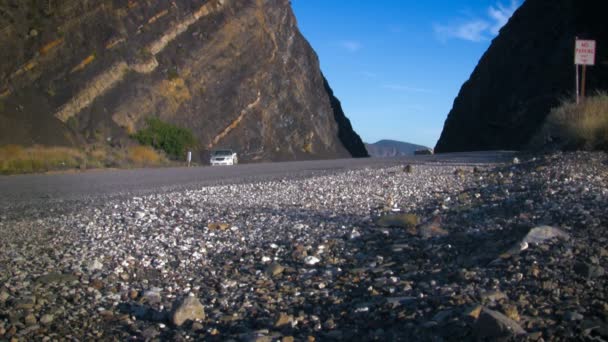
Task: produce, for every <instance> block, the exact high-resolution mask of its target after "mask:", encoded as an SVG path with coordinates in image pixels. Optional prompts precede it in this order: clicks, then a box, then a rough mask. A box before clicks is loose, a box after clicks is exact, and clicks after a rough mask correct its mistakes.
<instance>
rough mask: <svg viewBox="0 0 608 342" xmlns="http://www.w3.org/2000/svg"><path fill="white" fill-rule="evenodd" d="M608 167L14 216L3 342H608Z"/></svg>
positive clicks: (0, 293)
mask: <svg viewBox="0 0 608 342" xmlns="http://www.w3.org/2000/svg"><path fill="white" fill-rule="evenodd" d="M520 158H521V157H520ZM522 159H523V158H522ZM607 162H608V157H607V156H606V155H605V154H603V153H556V154H547V155H539V156H537V158H536V159H533V158H532V159H528V158H526V162H520V163H519V164H515V163H509V162H507V163H506V164H498V165H484V166H478V167H477V169H476V171H474V170H473V169H474V168H473V167H471V166H467V165H458V166H455V165H450V164H441V163H434V162H429V163H426V164H417V165H415V170H412V171H413V172H411V173H406V172H403V171H404V170H403V167H402V166H394V167H382V168H366V169H357V170H335V171H327V172H325V171H323V172H321V173H318V174H314V175H312V176H307V177H294V178H293V179H292V178H291V177H289V178H285V179H279V180H273V179H269V180H267V181H255V182H242V183H237V184H230V183H226V184H218V185H205V186H199V187H197V188H189V189H179V190H176V191H170V190H159V191H158V193H151V194H148V195H145V196H139V197H131V196H129V195H125V196H120V197H117V198H115V199H108V200H107V201H100V202H96V201H93V202H90V203H89V202H87V201H84V200H83V201H75V202H74V203H70V205H66V204H65V203H61V204H59V203H57V204H53V203H52V202H51V201H49V203H48V204H45V206H44V207H40V208H36V209H31V210H29V209H28V210H27V211H20V210H18V209H17V208H10V207H9V208H1V209H0V210H1V211H2V213H0V217H2V220H1V221H0V236H2V237H3V238H2V242H1V244H2V246H1V247H2V248H0V265H2V266H1V267H3V271H2V272H0V332H2V334H0V339H5V340H10V339H11V338H13V337H14V338H19V339H22V340H45V336H48V338H47V340H49V339H50V340H52V339H54V338H56V339H75V338H76V339H82V340H146V339H148V340H273V341H280V340H285V341H290V340H297V341H306V340H330V339H342V340H468V339H472V338H476V337H479V338H480V339H482V340H483V339H484V338H487V339H501V338H503V336H507V337H506V338H507V339H508V338H512V339H515V340H517V339H519V338H523V337H522V336H520V335H517V334H519V333H522V331H525V330H527V331H530V332H532V333H530V334H528V335H527V336H526V337H527V338H530V339H533V338H532V337H534V339H537V340H538V339H541V338H542V339H548V336H550V337H551V338H553V339H557V340H570V339H573V338H575V337H576V336H578V335H577V334H583V335H584V336H591V337H595V336H603V335H601V333H602V332H603V331H604V330H607V329H606V325H605V324H604V323H602V324H603V325H602V324H599V323H598V322H605V320H606V318H608V302H607V301H606V298H605V288H607V287H608V284H607V281H608V279H607V278H608V277H606V275H605V269H604V267H605V264H606V261H608V259H607V258H608V252H606V249H605V246H606V243H607V242H608V236H606V231H605V229H604V227H605V226H606V219H605V218H606V217H608V209H607V208H606V207H605V206H604V205H603V203H605V202H606V200H608V177H607V175H608V172H607V171H608V169H607V168H608V163H607ZM455 175H456V176H455ZM138 213H140V214H138ZM524 243H525V245H524ZM522 246H525V248H523V247H522ZM511 249H514V251H513V253H510V254H509V255H508V256H506V257H501V256H502V255H503V254H507V253H505V251H509V250H511ZM190 295H193V297H190ZM185 296H186V297H185ZM183 298H185V300H186V301H192V303H190V304H188V303H185V301H183V300H181V299H183ZM188 298H193V299H188ZM482 305H483V306H482ZM484 306H485V307H484ZM36 318H39V319H38V320H36ZM188 321H191V323H190V322H188ZM27 324H30V325H27ZM483 327H485V328H483ZM2 329H3V330H2ZM520 329H521V330H520ZM602 329H604V330H602ZM24 334H26V335H24ZM585 334H587V335H585ZM499 335H500V336H501V337H498V336H499Z"/></svg>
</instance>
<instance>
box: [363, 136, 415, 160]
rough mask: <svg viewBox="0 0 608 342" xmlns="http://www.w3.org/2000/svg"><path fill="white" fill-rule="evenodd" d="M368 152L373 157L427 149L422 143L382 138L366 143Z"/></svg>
mask: <svg viewBox="0 0 608 342" xmlns="http://www.w3.org/2000/svg"><path fill="white" fill-rule="evenodd" d="M365 147H366V148H367V152H368V153H369V155H370V156H372V157H398V156H410V155H413V154H414V152H415V151H416V150H422V149H426V148H427V147H425V146H422V145H416V144H410V143H406V142H401V141H395V140H380V141H377V142H375V143H373V144H365Z"/></svg>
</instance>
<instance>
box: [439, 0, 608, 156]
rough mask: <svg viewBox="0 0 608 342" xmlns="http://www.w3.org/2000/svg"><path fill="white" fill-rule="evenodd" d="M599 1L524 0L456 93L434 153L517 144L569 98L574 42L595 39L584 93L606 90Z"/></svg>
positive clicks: (607, 59) (606, 33)
mask: <svg viewBox="0 0 608 342" xmlns="http://www.w3.org/2000/svg"><path fill="white" fill-rule="evenodd" d="M605 8H606V1H605V0H587V1H578V0H554V1H546V0H527V1H525V2H524V3H523V5H522V6H521V8H520V9H519V10H517V11H516V12H515V14H514V15H513V17H512V18H511V20H510V21H509V22H508V24H507V25H506V26H505V27H503V28H502V30H501V31H500V34H499V35H498V37H497V38H496V39H494V41H493V42H492V45H491V46H490V48H489V49H488V51H487V52H486V53H485V54H484V56H483V57H482V58H481V60H480V61H479V64H478V65H477V67H476V68H475V70H474V71H473V74H472V75H471V77H470V79H469V80H468V81H467V82H465V83H464V85H463V86H462V88H461V89H460V93H459V94H458V97H457V98H456V100H455V101H454V106H453V108H452V110H451V111H450V113H449V115H448V117H447V120H446V121H445V126H444V129H443V132H442V134H441V137H440V139H439V141H438V142H437V146H436V148H435V150H436V151H437V152H453V151H472V150H492V149H509V150H513V149H515V150H517V149H520V148H522V147H523V146H525V145H526V144H527V143H528V141H529V140H530V138H531V137H532V136H533V135H534V134H535V132H536V131H537V130H538V129H539V128H540V126H541V125H542V124H543V122H544V120H545V118H546V116H547V115H548V114H549V111H550V109H551V108H552V107H554V106H556V105H558V104H559V103H560V101H561V100H562V99H563V98H566V97H570V98H571V97H572V96H573V94H574V85H575V81H574V78H575V75H574V38H575V36H577V35H578V36H579V37H581V38H587V39H596V40H598V42H599V43H598V47H597V48H598V54H597V64H596V66H594V67H590V68H588V73H587V78H588V83H587V86H588V88H587V89H588V93H589V94H591V93H593V91H594V90H596V89H607V88H608V44H606V42H607V41H608V25H606V15H605Z"/></svg>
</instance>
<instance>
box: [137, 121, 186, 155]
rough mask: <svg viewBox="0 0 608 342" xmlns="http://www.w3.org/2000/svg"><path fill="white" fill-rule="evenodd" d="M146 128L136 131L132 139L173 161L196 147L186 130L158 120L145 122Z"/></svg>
mask: <svg viewBox="0 0 608 342" xmlns="http://www.w3.org/2000/svg"><path fill="white" fill-rule="evenodd" d="M146 124H147V126H148V127H147V128H145V129H143V130H140V131H138V132H137V133H135V134H134V135H133V138H134V139H136V140H137V141H139V143H140V144H142V145H148V146H152V147H154V148H155V149H158V150H162V151H164V152H165V153H166V154H167V155H169V156H170V157H172V158H173V159H181V158H183V156H184V155H185V153H186V151H187V150H188V149H189V148H192V147H194V146H195V145H196V140H195V139H194V135H193V134H192V132H190V131H189V130H187V129H184V128H180V127H177V126H174V125H171V124H169V123H166V122H163V121H161V120H160V119H158V118H149V119H147V120H146Z"/></svg>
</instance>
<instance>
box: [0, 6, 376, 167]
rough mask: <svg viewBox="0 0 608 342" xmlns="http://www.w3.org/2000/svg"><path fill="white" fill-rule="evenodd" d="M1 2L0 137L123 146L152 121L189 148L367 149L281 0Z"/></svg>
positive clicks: (285, 154) (305, 154)
mask: <svg viewBox="0 0 608 342" xmlns="http://www.w3.org/2000/svg"><path fill="white" fill-rule="evenodd" d="M0 12H2V16H1V18H2V19H0V59H1V60H2V61H3V62H2V64H1V66H0V145H2V144H9V143H16V144H23V145H30V144H44V145H68V146H69V145H82V144H91V143H110V144H114V145H122V144H124V143H125V142H126V141H127V140H128V135H129V134H130V133H133V132H135V131H136V130H138V129H140V128H142V127H143V125H144V123H145V120H146V118H148V117H159V118H161V119H162V120H164V121H168V122H170V123H173V124H176V125H178V126H182V127H187V128H189V129H191V130H192V131H193V132H194V134H195V135H196V137H197V138H198V140H199V143H200V146H199V151H198V152H199V153H197V154H198V155H201V156H203V155H205V153H207V152H208V151H209V150H211V149H214V148H218V147H229V148H234V149H237V150H238V151H239V152H240V157H241V160H244V161H248V160H249V161H252V160H291V159H311V158H331V157H347V156H365V155H366V152H365V148H364V146H363V143H362V142H361V140H360V138H359V136H358V135H357V134H356V133H355V132H354V131H353V130H352V127H351V126H350V122H349V121H348V119H346V117H345V116H344V114H343V113H342V111H341V109H340V108H339V106H338V108H335V102H337V100H336V99H335V98H334V97H333V94H332V92H331V90H330V89H329V86H328V85H327V83H326V82H325V79H324V77H323V75H322V74H321V71H320V69H319V61H318V59H317V56H316V54H315V53H314V51H313V50H312V48H311V47H310V46H309V44H308V43H307V41H306V40H305V39H304V38H303V37H302V35H301V34H300V32H299V31H298V28H297V24H296V20H295V17H294V15H293V13H292V10H291V7H290V3H289V1H287V0H269V1H262V0H257V1H246V0H207V1H204V0H184V1H173V2H169V1H160V0H148V1H143V0H140V1H136V0H101V1H76V0H66V1H50V0H49V1H33V0H31V1H17V0H4V1H2V2H0ZM338 109H339V110H338Z"/></svg>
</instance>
